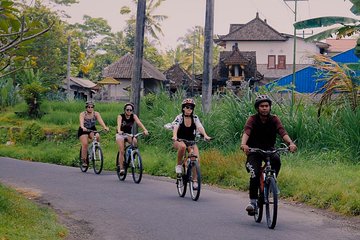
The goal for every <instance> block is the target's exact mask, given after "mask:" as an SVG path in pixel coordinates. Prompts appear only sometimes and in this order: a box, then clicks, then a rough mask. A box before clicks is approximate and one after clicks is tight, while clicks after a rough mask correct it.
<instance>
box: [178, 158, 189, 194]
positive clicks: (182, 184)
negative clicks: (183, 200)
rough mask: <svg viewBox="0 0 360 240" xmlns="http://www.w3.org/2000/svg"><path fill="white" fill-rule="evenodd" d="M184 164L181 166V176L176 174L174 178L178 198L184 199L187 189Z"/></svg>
mask: <svg viewBox="0 0 360 240" xmlns="http://www.w3.org/2000/svg"><path fill="white" fill-rule="evenodd" d="M185 171H186V170H185V163H183V165H182V172H183V173H182V174H178V175H177V178H176V188H177V192H178V194H179V196H180V197H184V196H185V194H186V188H187V181H186V180H187V178H186V172H185Z"/></svg>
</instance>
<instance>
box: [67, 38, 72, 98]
mask: <svg viewBox="0 0 360 240" xmlns="http://www.w3.org/2000/svg"><path fill="white" fill-rule="evenodd" d="M67 40H68V58H67V74H66V84H67V99H68V100H70V97H71V94H70V75H71V36H70V35H69V36H68V38H67Z"/></svg>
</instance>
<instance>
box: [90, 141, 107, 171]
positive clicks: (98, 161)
mask: <svg viewBox="0 0 360 240" xmlns="http://www.w3.org/2000/svg"><path fill="white" fill-rule="evenodd" d="M92 163H93V168H94V172H95V173H96V174H100V173H101V171H102V169H103V165H104V157H103V153H102V150H101V148H100V146H96V147H95V149H94V151H93V152H92Z"/></svg>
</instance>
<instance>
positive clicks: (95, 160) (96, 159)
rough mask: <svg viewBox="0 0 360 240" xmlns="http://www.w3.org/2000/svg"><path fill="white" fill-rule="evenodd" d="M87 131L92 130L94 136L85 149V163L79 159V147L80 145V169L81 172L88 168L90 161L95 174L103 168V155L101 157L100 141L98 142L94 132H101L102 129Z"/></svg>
mask: <svg viewBox="0 0 360 240" xmlns="http://www.w3.org/2000/svg"><path fill="white" fill-rule="evenodd" d="M88 132H89V133H91V132H93V133H94V137H93V138H92V141H91V143H90V144H89V146H88V149H87V154H86V165H83V161H82V160H81V148H82V147H80V170H81V171H82V172H86V171H87V170H88V169H89V162H90V161H91V162H92V165H93V169H94V172H95V173H96V174H100V173H101V171H102V169H103V165H104V157H103V152H102V150H101V147H100V142H98V140H97V137H96V134H97V133H101V132H103V130H101V131H93V130H89V131H88Z"/></svg>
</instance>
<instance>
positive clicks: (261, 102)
mask: <svg viewBox="0 0 360 240" xmlns="http://www.w3.org/2000/svg"><path fill="white" fill-rule="evenodd" d="M271 105H272V100H271V99H270V98H269V96H267V95H260V96H258V97H256V99H255V104H254V106H255V109H256V111H257V113H256V114H254V115H252V116H250V117H249V118H248V119H247V121H246V124H245V126H244V133H243V136H242V139H241V149H242V150H243V151H244V152H245V154H246V155H247V160H246V170H247V171H248V172H249V173H250V189H249V197H250V202H249V204H248V205H247V207H246V211H247V212H248V214H249V215H251V216H253V215H254V214H255V212H254V210H255V206H256V201H257V199H258V188H259V185H260V173H261V165H262V160H263V157H262V156H261V154H259V153H250V152H249V148H260V149H262V150H273V149H274V147H275V143H276V136H277V134H279V135H280V137H281V138H282V139H283V140H284V141H285V142H286V143H287V144H288V145H289V150H290V152H295V151H296V145H295V144H294V142H293V141H292V140H291V138H290V137H289V135H288V133H287V131H286V130H285V128H284V127H283V125H282V123H281V121H280V119H279V118H278V117H277V116H275V115H272V114H271V113H270V112H271ZM270 164H271V166H272V168H273V169H274V170H275V173H276V175H278V174H279V171H280V167H281V162H280V156H279V155H278V154H275V155H274V156H272V158H271V159H270Z"/></svg>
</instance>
